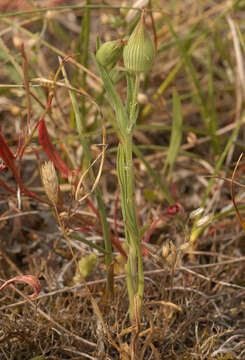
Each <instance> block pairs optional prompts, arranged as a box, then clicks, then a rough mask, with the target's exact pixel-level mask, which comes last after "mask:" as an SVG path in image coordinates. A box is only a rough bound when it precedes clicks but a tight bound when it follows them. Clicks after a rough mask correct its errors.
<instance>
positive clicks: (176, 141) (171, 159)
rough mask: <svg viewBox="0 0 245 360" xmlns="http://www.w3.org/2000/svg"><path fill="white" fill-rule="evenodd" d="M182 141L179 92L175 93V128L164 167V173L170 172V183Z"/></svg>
mask: <svg viewBox="0 0 245 360" xmlns="http://www.w3.org/2000/svg"><path fill="white" fill-rule="evenodd" d="M181 140H182V113H181V102H180V97H179V95H178V93H177V91H174V93H173V126H172V132H171V139H170V145H169V149H168V155H167V158H166V162H165V165H164V169H163V172H165V171H166V169H167V167H169V171H168V181H169V180H170V178H171V175H172V171H173V167H174V163H175V161H176V158H177V156H178V154H179V150H180V145H181Z"/></svg>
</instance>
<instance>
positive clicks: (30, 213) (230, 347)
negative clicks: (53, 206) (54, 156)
mask: <svg viewBox="0 0 245 360" xmlns="http://www.w3.org/2000/svg"><path fill="white" fill-rule="evenodd" d="M125 3H127V4H129V3H130V1H127V2H125ZM18 4H19V8H18V7H17V8H15V7H13V3H12V1H10V0H9V1H4V4H1V3H0V10H1V12H2V13H1V18H0V62H1V73H0V84H1V87H0V116H1V127H2V136H3V137H4V139H5V141H6V142H7V143H8V145H9V147H10V149H11V150H12V152H13V153H16V152H17V148H18V138H19V135H20V134H21V133H22V135H23V132H24V131H25V129H26V123H27V122H28V121H29V122H30V126H31V128H33V127H34V126H35V125H36V124H37V123H38V121H39V120H40V119H41V116H42V114H43V111H44V109H45V108H46V103H47V97H48V92H49V91H50V88H48V87H45V86H44V85H45V84H44V83H43V82H42V83H41V84H40V81H39V80H35V81H34V80H33V81H32V82H31V84H32V85H33V86H31V87H30V92H31V97H30V99H31V112H29V110H30V108H28V96H27V92H26V89H25V88H24V87H23V86H21V85H20V84H23V83H24V80H23V79H24V77H23V68H22V64H23V56H21V55H20V50H19V48H20V44H21V42H24V44H25V54H26V58H27V63H28V64H27V65H28V78H29V79H37V78H42V79H43V78H44V79H49V78H50V75H51V74H52V73H55V72H56V71H57V69H58V67H59V61H58V55H59V56H61V57H62V58H64V57H65V56H67V55H72V56H71V57H70V58H69V59H68V60H67V63H66V64H65V68H66V71H67V76H68V78H69V81H70V83H71V86H72V87H73V88H75V89H76V90H78V92H77V100H78V102H79V106H80V110H81V113H82V114H85V117H84V119H85V122H84V124H85V127H86V139H87V140H88V141H89V145H90V149H91V153H92V156H93V159H96V157H97V156H99V154H100V153H101V145H100V144H101V142H102V133H101V126H100V118H99V116H98V114H97V108H96V107H95V106H94V105H93V103H91V101H90V98H88V97H86V96H85V97H83V96H82V95H81V91H83V90H85V91H86V92H87V93H88V94H89V95H90V96H91V97H92V99H93V100H96V101H97V103H98V104H99V106H100V109H101V110H102V111H103V114H104V118H105V119H106V133H107V139H106V143H107V144H108V147H107V151H106V157H105V162H104V165H103V172H102V175H101V178H100V182H99V185H98V186H99V188H100V189H101V191H102V195H103V200H104V203H105V206H106V210H107V212H106V216H107V220H108V223H109V225H110V229H111V232H112V233H113V234H114V236H115V238H116V236H117V232H118V237H119V240H120V242H121V243H122V244H123V242H124V231H123V223H122V218H121V213H120V205H118V184H117V178H116V155H115V150H116V146H117V143H118V140H117V136H116V133H115V131H114V128H113V126H112V122H113V114H112V113H111V110H110V108H109V106H108V102H107V100H106V98H105V94H104V93H103V91H102V88H101V81H100V79H99V78H98V73H97V70H96V68H95V66H94V64H93V62H92V60H91V58H90V57H89V60H88V65H87V66H86V67H87V68H88V70H89V72H87V77H86V79H85V83H84V78H83V72H82V69H83V66H82V65H81V58H82V55H83V49H84V48H83V44H84V39H83V42H81V47H80V48H79V47H78V44H79V33H80V23H81V20H82V19H83V17H84V9H73V10H70V9H65V10H62V9H59V10H56V11H55V12H54V11H49V12H48V13H46V12H40V13H29V14H22V15H20V14H17V12H20V11H22V10H28V9H32V8H33V6H34V5H33V4H40V2H39V1H33V2H28V1H23V2H19V3H18ZM45 4H46V5H47V6H54V5H62V6H63V5H66V4H69V6H71V5H72V4H73V5H79V4H80V2H79V1H76V0H74V1H69V2H65V1H56V2H54V1H51V0H49V1H45ZM93 4H94V5H95V4H100V1H95V2H93ZM107 4H108V5H117V6H120V5H122V3H121V2H119V1H116V0H115V1H112V0H111V1H107ZM42 6H43V4H42ZM153 7H154V8H158V9H159V7H162V8H163V10H164V11H165V12H166V13H167V14H168V19H169V20H170V26H169V24H168V23H167V22H166V18H165V17H164V15H162V14H161V13H160V12H157V11H155V12H153V16H154V19H155V25H156V29H157V37H158V48H159V54H158V55H157V57H156V60H155V63H154V66H153V69H152V71H151V73H150V74H149V76H147V77H146V78H145V81H144V86H143V87H142V89H141V92H142V94H141V97H140V100H141V101H142V103H141V110H140V118H139V121H138V125H137V127H136V131H135V142H136V144H137V149H138V150H137V149H136V152H135V154H136V155H135V159H134V168H135V178H136V190H135V199H136V203H137V211H138V214H137V215H138V219H139V224H140V227H141V228H143V226H145V225H148V228H149V226H150V225H151V224H152V223H153V222H154V220H156V219H158V218H159V217H161V216H162V214H164V213H165V212H166V211H167V209H169V203H168V201H167V200H166V193H165V189H167V191H168V194H170V196H171V197H172V198H173V199H174V201H175V202H177V203H180V204H181V210H180V212H179V214H178V215H169V214H165V216H162V218H161V220H160V221H159V222H157V224H156V226H154V228H153V229H152V230H153V231H152V233H151V234H150V239H149V240H150V241H149V244H147V245H146V246H147V249H148V251H149V256H148V257H147V256H145V257H144V270H145V296H144V303H143V314H142V318H141V323H140V326H139V324H138V327H136V328H133V327H132V326H131V324H130V322H129V318H128V297H127V289H126V284H125V274H124V273H122V274H121V273H119V266H117V267H116V266H115V268H114V270H115V278H114V282H115V293H114V298H113V299H109V300H108V299H107V298H106V296H105V284H106V272H105V260H104V256H102V255H100V254H99V255H98V261H97V263H96V265H95V268H94V271H93V272H92V273H91V274H90V275H89V276H88V277H87V278H86V281H87V286H88V288H86V287H84V283H83V282H82V283H78V284H75V283H74V275H75V274H76V266H75V261H74V259H75V260H77V261H79V259H80V258H81V257H82V256H85V255H87V254H90V253H91V251H95V252H96V250H92V249H91V248H89V247H88V246H87V245H85V244H84V243H82V242H80V241H78V240H75V239H73V238H72V237H70V236H69V233H67V232H66V231H65V230H64V228H62V224H63V223H62V221H61V222H60V223H59V224H57V221H56V219H55V212H54V211H53V210H52V211H51V210H50V204H49V205H48V204H47V203H44V202H43V203H42V202H40V201H39V199H38V198H31V197H30V196H26V195H23V196H22V197H21V208H20V206H19V205H20V199H19V197H18V196H16V194H13V193H10V192H8V191H7V190H6V188H3V187H0V211H1V216H0V239H1V245H0V254H1V258H0V259H1V261H0V277H1V280H2V281H5V280H7V279H10V278H11V277H14V276H16V275H21V274H32V275H35V276H37V277H38V278H39V279H40V282H41V286H42V291H41V293H40V294H39V296H38V298H37V299H36V300H30V299H28V298H27V296H26V295H25V294H27V291H28V289H26V287H25V288H24V287H23V286H22V285H15V287H13V288H12V289H11V288H8V289H6V290H4V292H2V293H1V298H0V314H1V315H0V359H34V358H35V359H40V360H41V359H83V358H84V359H87V358H88V359H130V358H135V359H140V360H144V359H147V360H148V359H149V360H150V359H161V360H164V359H166V360H170V359H180V360H182V359H183V360H184V359H198V360H208V359H215V360H225V359H226V360H228V359H230V360H235V359H244V358H245V340H244V339H245V330H244V326H245V313H244V299H245V283H244V271H245V268H244V264H245V261H244V260H245V247H244V232H243V230H242V228H241V226H240V224H239V222H238V220H237V217H236V213H235V211H234V209H233V205H232V199H231V194H230V181H229V180H230V179H231V177H232V172H233V169H234V167H235V164H236V162H237V159H238V157H239V155H240V153H241V152H242V151H243V149H244V125H243V124H244V122H245V117H244V95H245V89H244V81H243V80H244V50H245V45H244V36H243V34H244V21H243V19H244V11H245V3H244V1H242V0H241V1H233V2H232V1H229V2H228V1H212V0H207V1H205V2H203V1H201V0H198V1H192V0H185V1H184V2H183V1H179V0H176V1H174V0H173V1H168V2H167V1H166V2H165V1H163V0H159V1H156V2H153ZM4 12H15V14H13V15H14V16H12V17H10V16H6V17H4V16H3V15H4ZM122 13H123V11H122ZM90 17H91V30H90V38H89V46H88V50H87V51H88V54H89V52H94V51H95V42H96V34H97V33H99V35H100V37H101V39H102V40H103V41H104V40H111V39H116V38H118V37H120V36H122V34H123V33H124V32H125V26H126V25H125V23H124V22H123V21H124V17H123V15H120V12H119V9H111V8H97V9H93V10H91V12H90ZM115 24H116V25H115ZM171 25H172V27H173V29H174V32H173V31H172V32H171ZM148 27H149V30H150V31H151V22H150V21H149V23H148ZM174 34H176V38H175V37H174V36H175V35H174ZM80 51H81V53H79V52H80ZM62 76H63V75H61V74H60V77H59V82H60V83H61V85H62V86H59V84H56V87H55V94H54V99H53V103H52V107H51V109H49V110H48V111H47V113H46V116H45V121H46V124H47V127H48V131H49V134H50V136H51V138H52V141H53V143H54V144H55V146H56V148H57V150H58V152H59V154H61V156H62V157H63V159H64V161H65V162H66V164H68V166H69V167H70V168H72V169H77V168H81V167H83V169H84V168H85V167H86V161H84V150H83V147H82V145H81V142H80V140H79V137H78V135H77V131H76V129H75V122H74V112H73V110H72V105H71V101H70V97H69V94H68V90H67V88H66V87H65V86H63V84H64V83H63V77H62ZM81 84H84V85H83V86H81ZM13 85H14V86H13ZM34 85H35V86H34ZM11 86H12V87H11ZM117 88H118V91H119V92H120V94H121V96H122V97H123V96H124V95H125V84H124V82H123V81H122V82H120V84H119V85H118V87H117ZM174 89H175V90H177V91H178V94H179V95H180V98H181V106H182V116H183V129H182V143H181V147H180V149H179V153H178V157H177V159H176V161H175V162H174V168H173V172H172V174H170V177H171V181H170V182H169V183H168V182H167V181H165V178H166V174H163V168H164V161H165V159H166V155H167V150H168V146H169V139H170V132H171V129H172V119H173V102H172V94H173V90H174ZM79 91H80V93H79ZM82 99H83V100H82ZM34 149H35V150H34ZM137 151H140V154H143V159H142V157H140V156H138V155H139V154H138V153H137ZM37 152H38V154H39V156H40V159H41V161H43V160H45V159H46V156H45V154H44V151H43V149H42V148H41V147H40V145H39V141H38V137H37V132H35V133H34V136H33V138H32V141H31V144H30V146H28V147H27V148H26V150H25V153H24V156H23V159H22V166H21V175H22V180H23V183H24V184H25V186H27V187H28V189H30V190H31V191H32V192H34V193H35V194H37V195H38V196H40V197H41V198H42V199H46V198H45V191H44V189H43V187H42V183H41V179H40V172H39V168H38V161H37V157H36V153H37ZM99 162H100V160H98V161H97V162H96V163H95V165H94V167H93V168H94V170H95V173H97V172H98V169H99ZM243 170H244V163H243V162H241V164H240V165H239V169H238V171H237V176H236V180H237V181H239V183H241V185H242V183H243ZM87 178H88V177H86V181H85V184H84V186H85V187H84V191H85V193H86V192H89V190H90V189H91V188H92V186H91V183H90V182H89V180H88V179H87ZM1 180H2V181H4V182H5V184H7V185H8V186H9V187H11V188H12V189H16V181H15V179H14V178H13V176H12V174H11V172H10V171H9V170H7V169H5V170H2V172H1ZM241 185H239V186H238V185H236V186H235V185H234V188H235V193H236V199H237V202H238V205H239V207H240V212H241V215H242V212H243V209H244V206H243V195H244V190H243V187H242V186H241ZM60 188H61V193H62V198H63V200H62V201H64V204H65V206H66V207H65V214H64V213H63V215H62V214H59V216H58V218H60V219H61V220H62V219H63V218H62V216H64V217H65V216H67V217H68V215H67V214H68V213H69V211H71V212H72V211H73V213H76V215H77V218H75V222H74V223H73V224H72V225H73V226H74V227H75V226H80V227H81V230H80V233H79V234H80V236H82V237H83V238H85V239H87V240H89V241H91V242H93V243H94V244H95V245H99V246H101V247H103V238H102V235H101V234H102V231H101V224H100V222H99V220H98V217H97V213H96V211H94V210H93V208H92V205H91V204H93V206H94V207H97V204H96V200H95V196H94V195H93V194H92V195H91V196H90V197H89V202H87V203H83V204H82V206H78V205H77V204H76V203H75V200H74V193H73V192H72V185H71V184H69V182H68V180H64V179H63V180H62V179H61V178H60ZM238 199H239V200H238ZM118 206H119V209H118V211H115V209H117V207H118ZM200 206H202V207H203V208H204V209H205V210H204V214H203V216H204V215H209V216H210V218H209V222H208V223H206V224H204V225H203V226H202V227H201V230H200V228H199V229H198V230H197V231H199V230H200V231H199V232H198V235H197V236H196V238H195V241H193V243H190V241H189V240H190V238H191V236H193V231H196V219H192V218H191V217H190V213H191V212H192V211H193V210H195V209H196V208H198V207H200ZM56 215H57V214H56ZM115 218H116V219H117V227H116V228H115ZM72 219H73V218H72ZM81 219H83V220H81ZM85 220H86V221H89V224H90V225H88V224H85V223H83V222H82V225H81V224H80V223H79V221H85ZM116 230H117V231H116ZM147 231H148V230H145V233H144V236H146V234H147ZM148 234H149V233H148ZM192 239H194V237H193V238H192ZM70 249H72V253H73V254H71V251H70ZM117 251H118V250H116V249H114V253H113V259H114V261H115V262H116V261H118V257H117V255H118V252H117ZM117 265H120V264H118V263H117ZM88 289H89V292H88ZM91 295H92V298H93V299H94V300H95V303H96V304H98V309H97V308H96V306H95V303H93V301H91ZM132 342H133V343H134V345H135V349H136V350H135V354H134V355H132V354H131V357H130V354H129V352H130V345H132ZM131 348H132V347H131Z"/></svg>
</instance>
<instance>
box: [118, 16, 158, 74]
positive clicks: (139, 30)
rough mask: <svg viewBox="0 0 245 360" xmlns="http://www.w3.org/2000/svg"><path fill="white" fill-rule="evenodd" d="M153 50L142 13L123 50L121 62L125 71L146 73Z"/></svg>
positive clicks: (152, 58) (153, 53) (152, 56)
mask: <svg viewBox="0 0 245 360" xmlns="http://www.w3.org/2000/svg"><path fill="white" fill-rule="evenodd" d="M154 55H155V50H154V45H153V42H152V40H151V38H150V36H149V34H148V33H147V31H146V29H145V20H144V13H143V14H142V17H141V19H140V21H139V23H138V25H137V26H136V28H135V29H134V31H133V33H132V34H131V36H130V37H129V39H128V43H127V45H126V46H125V47H124V49H123V61H124V66H125V68H126V69H128V70H130V71H135V72H147V71H149V70H150V69H151V66H152V63H153V60H154Z"/></svg>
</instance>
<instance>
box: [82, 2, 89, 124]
mask: <svg viewBox="0 0 245 360" xmlns="http://www.w3.org/2000/svg"><path fill="white" fill-rule="evenodd" d="M86 5H90V0H87V1H86ZM89 34H90V9H89V8H88V7H87V8H86V9H85V12H84V19H83V23H82V35H83V36H82V38H83V53H82V57H81V64H82V65H83V66H85V67H87V64H88V44H89ZM86 76H87V74H86V72H85V71H84V72H83V74H82V80H81V87H82V89H85V85H86ZM85 117H86V106H85V97H84V96H82V98H81V121H82V125H83V128H84V130H86V121H85Z"/></svg>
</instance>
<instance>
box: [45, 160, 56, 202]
mask: <svg viewBox="0 0 245 360" xmlns="http://www.w3.org/2000/svg"><path fill="white" fill-rule="evenodd" d="M41 179H42V183H43V186H44V190H45V192H46V195H47V197H48V199H49V200H50V201H51V202H52V203H53V204H54V205H57V204H58V202H59V182H58V177H57V174H56V171H55V168H54V164H53V163H52V161H46V162H45V163H44V164H43V165H42V167H41Z"/></svg>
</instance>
